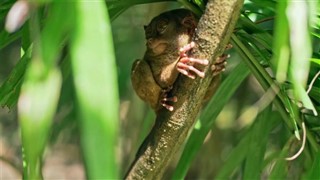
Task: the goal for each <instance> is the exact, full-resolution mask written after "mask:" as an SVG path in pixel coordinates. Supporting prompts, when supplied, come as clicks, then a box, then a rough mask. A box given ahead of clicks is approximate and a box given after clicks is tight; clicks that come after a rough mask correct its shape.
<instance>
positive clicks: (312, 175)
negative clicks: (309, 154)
mask: <svg viewBox="0 0 320 180" xmlns="http://www.w3.org/2000/svg"><path fill="white" fill-rule="evenodd" d="M319 169H320V152H318V153H317V154H316V157H315V158H314V160H313V164H312V167H311V169H310V170H309V172H308V175H307V178H306V179H319V177H320V171H319Z"/></svg>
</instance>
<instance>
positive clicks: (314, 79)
mask: <svg viewBox="0 0 320 180" xmlns="http://www.w3.org/2000/svg"><path fill="white" fill-rule="evenodd" d="M319 75H320V71H319V72H318V73H317V74H316V75H315V76H314V77H313V78H312V81H311V82H310V84H309V88H308V90H307V94H309V92H310V91H311V89H312V86H313V84H314V82H315V81H316V79H317V78H318V76H319Z"/></svg>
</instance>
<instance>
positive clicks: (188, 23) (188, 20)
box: [181, 14, 198, 34]
mask: <svg viewBox="0 0 320 180" xmlns="http://www.w3.org/2000/svg"><path fill="white" fill-rule="evenodd" d="M197 22H198V21H197V20H196V18H195V17H194V16H193V15H192V14H190V15H188V16H186V17H185V18H183V20H182V21H181V24H182V25H183V26H184V27H187V28H188V33H190V34H193V32H194V30H195V28H196V27H197Z"/></svg>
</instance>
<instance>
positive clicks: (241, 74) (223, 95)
mask: <svg viewBox="0 0 320 180" xmlns="http://www.w3.org/2000/svg"><path fill="white" fill-rule="evenodd" d="M248 74H249V70H248V69H247V67H246V66H245V65H244V64H243V63H240V64H239V65H238V66H237V67H236V68H235V69H234V70H233V71H232V73H231V74H230V75H229V76H228V77H227V78H226V79H225V80H224V81H223V82H222V84H221V86H220V87H219V89H218V90H217V92H216V93H215V95H214V96H213V98H212V99H211V100H210V102H209V104H208V106H207V107H206V108H205V110H204V112H203V113H202V114H201V117H200V120H199V121H198V122H197V123H198V124H199V126H197V128H195V129H194V130H193V131H192V133H191V135H190V138H189V139H188V142H187V144H186V146H185V148H184V149H185V150H184V151H183V154H182V156H181V158H180V161H179V163H178V165H177V168H176V171H175V173H174V175H173V179H183V178H184V176H185V175H186V173H187V170H188V168H189V166H190V164H191V162H192V160H193V158H194V157H195V155H196V153H197V152H198V150H199V148H200V147H201V145H202V143H203V141H204V139H205V137H206V135H207V134H208V132H209V130H210V129H211V127H212V125H213V123H214V121H215V119H216V117H217V116H218V115H219V113H220V111H221V110H222V108H223V107H224V106H225V104H226V103H227V102H228V100H229V99H230V98H231V96H232V95H233V94H234V92H235V90H236V89H237V88H238V87H239V85H240V84H241V82H242V81H243V80H244V79H245V78H246V77H247V76H248Z"/></svg>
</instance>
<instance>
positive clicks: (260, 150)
mask: <svg viewBox="0 0 320 180" xmlns="http://www.w3.org/2000/svg"><path fill="white" fill-rule="evenodd" d="M271 115H272V113H271V106H269V107H268V108H267V109H265V110H264V111H263V112H261V113H260V114H259V116H258V117H257V119H256V120H255V123H254V124H253V127H252V130H251V131H250V132H251V133H250V141H249V142H248V144H247V147H248V149H247V157H246V162H245V167H244V174H243V179H260V178H261V174H260V173H261V171H262V168H263V160H264V155H265V151H266V145H267V143H268V137H269V132H270V130H271V128H272V127H273V126H274V124H275V123H274V122H275V118H270V117H271Z"/></svg>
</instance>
